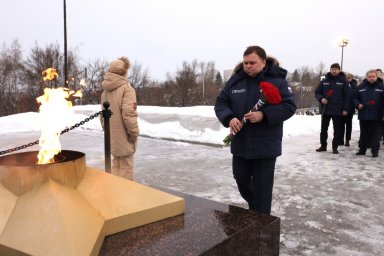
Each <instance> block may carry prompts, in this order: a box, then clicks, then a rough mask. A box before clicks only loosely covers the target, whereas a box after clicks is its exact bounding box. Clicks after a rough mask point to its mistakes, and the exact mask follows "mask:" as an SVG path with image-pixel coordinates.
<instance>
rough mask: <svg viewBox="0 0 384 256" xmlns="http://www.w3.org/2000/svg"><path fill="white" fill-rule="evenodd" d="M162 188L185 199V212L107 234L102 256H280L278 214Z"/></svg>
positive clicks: (101, 252)
mask: <svg viewBox="0 0 384 256" xmlns="http://www.w3.org/2000/svg"><path fill="white" fill-rule="evenodd" d="M161 190H164V189H161ZM164 191H166V192H168V193H171V194H174V195H177V196H180V197H183V198H184V199H185V213H184V214H182V215H179V216H176V217H172V218H168V219H165V220H161V221H158V222H155V223H151V224H148V225H145V226H141V227H138V228H134V229H130V230H127V231H123V232H120V233H117V234H114V235H111V236H108V237H106V238H105V240H104V243H103V245H102V248H101V250H100V255H113V256H116V255H135V256H136V255H166V256H171V255H175V256H176V255H177V256H181V255H182V256H185V255H220V256H223V255H263V256H268V255H279V240H280V239H279V238H280V219H279V218H277V217H274V216H271V215H264V214H258V213H255V212H252V211H249V210H247V209H243V208H240V207H237V206H233V205H227V204H223V203H219V202H215V201H211V200H207V199H203V198H199V197H195V196H191V195H186V194H183V193H179V192H175V191H168V190H164Z"/></svg>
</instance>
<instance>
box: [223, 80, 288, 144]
mask: <svg viewBox="0 0 384 256" xmlns="http://www.w3.org/2000/svg"><path fill="white" fill-rule="evenodd" d="M259 86H260V98H259V100H258V101H257V103H256V105H255V106H254V107H253V108H252V109H251V110H250V111H249V112H256V111H259V110H260V109H261V107H262V106H264V104H265V103H268V104H272V105H277V104H279V103H280V102H281V96H280V92H279V90H278V89H277V88H276V87H275V86H274V85H273V84H272V83H269V82H261V83H260V85H259ZM246 122H247V120H245V118H244V117H243V118H242V119H241V124H242V125H244V124H245V123H246ZM235 135H236V133H235V132H233V131H232V130H231V131H230V133H229V134H228V135H227V136H226V137H225V139H224V140H223V142H224V143H225V145H229V144H230V143H231V141H232V139H233V137H234V136H235Z"/></svg>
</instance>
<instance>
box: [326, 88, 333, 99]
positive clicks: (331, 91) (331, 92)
mask: <svg viewBox="0 0 384 256" xmlns="http://www.w3.org/2000/svg"><path fill="white" fill-rule="evenodd" d="M332 94H333V90H332V89H331V90H329V91H328V92H327V99H328V98H329V96H331V95H332Z"/></svg>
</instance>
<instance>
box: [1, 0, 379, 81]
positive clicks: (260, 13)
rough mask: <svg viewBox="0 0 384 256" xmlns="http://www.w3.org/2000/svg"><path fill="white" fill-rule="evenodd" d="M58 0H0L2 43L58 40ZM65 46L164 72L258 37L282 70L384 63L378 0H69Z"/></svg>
mask: <svg viewBox="0 0 384 256" xmlns="http://www.w3.org/2000/svg"><path fill="white" fill-rule="evenodd" d="M63 24H64V23H63V1H62V0H0V43H1V44H2V43H6V44H7V45H9V44H11V42H12V40H14V39H18V40H19V42H20V44H21V46H22V49H23V50H24V51H25V53H26V54H28V53H29V51H30V49H31V48H32V47H33V46H34V43H35V42H37V43H38V44H39V46H42V47H44V46H46V45H47V44H48V43H52V42H58V43H59V44H60V45H61V47H64V46H63V45H64V39H63V37H64V36H63V34H64V32H63V27H64V25H63ZM67 36H68V48H69V49H76V51H77V53H78V55H79V56H80V57H81V60H82V61H84V62H86V61H92V60H96V59H101V60H106V61H111V60H113V59H115V58H117V57H120V56H123V55H126V56H128V57H129V59H130V60H131V61H132V62H134V61H137V62H139V63H141V64H142V65H143V67H144V68H147V69H148V70H149V72H150V75H151V77H152V78H154V79H157V80H160V81H161V80H164V79H165V77H166V73H167V72H169V73H171V74H174V73H175V72H176V70H177V69H178V68H180V67H181V64H182V62H183V61H188V62H192V61H193V60H194V59H197V60H198V61H200V62H201V61H204V62H208V61H214V62H215V64H216V68H217V69H218V70H219V71H221V72H222V71H223V70H226V69H232V68H233V67H234V66H235V65H236V64H237V63H238V62H239V61H241V60H242V54H243V52H244V49H245V48H246V47H247V46H249V45H260V46H262V47H263V48H264V49H265V50H266V51H267V54H270V55H273V56H275V57H277V58H278V59H279V60H280V62H281V64H282V66H283V67H284V68H285V69H287V70H288V71H289V72H293V71H294V69H295V68H299V67H302V66H306V65H307V66H309V67H310V68H314V69H316V67H317V66H318V65H319V63H320V62H323V63H324V64H325V66H326V69H327V70H328V68H329V66H330V65H331V64H332V63H334V62H340V61H341V47H339V46H338V40H339V39H340V38H343V37H344V38H347V39H349V40H350V43H349V45H348V46H347V47H346V48H344V61H343V69H344V70H345V71H349V72H352V73H354V74H356V75H365V72H366V71H367V70H368V69H371V68H382V69H384V1H382V0H366V1H361V0H339V1H337V0H321V1H320V0H318V1H315V0H268V1H266V0H264V1H257V0H131V1H128V0H67Z"/></svg>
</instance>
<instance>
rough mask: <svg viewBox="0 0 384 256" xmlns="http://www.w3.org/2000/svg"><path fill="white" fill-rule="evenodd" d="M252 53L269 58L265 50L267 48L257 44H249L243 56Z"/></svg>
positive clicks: (262, 57) (264, 58)
mask: <svg viewBox="0 0 384 256" xmlns="http://www.w3.org/2000/svg"><path fill="white" fill-rule="evenodd" d="M252 53H256V55H257V56H259V57H260V58H261V59H263V60H266V59H267V53H266V52H265V50H264V49H263V48H261V47H260V46H257V45H253V46H248V47H247V49H245V51H244V54H243V57H244V56H246V55H249V54H252Z"/></svg>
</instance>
